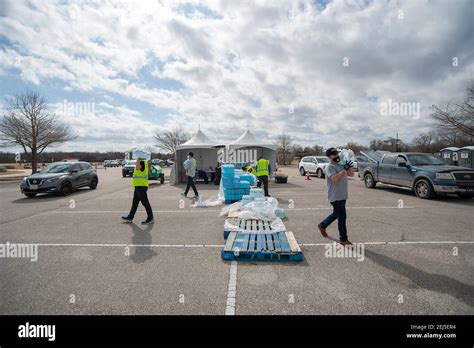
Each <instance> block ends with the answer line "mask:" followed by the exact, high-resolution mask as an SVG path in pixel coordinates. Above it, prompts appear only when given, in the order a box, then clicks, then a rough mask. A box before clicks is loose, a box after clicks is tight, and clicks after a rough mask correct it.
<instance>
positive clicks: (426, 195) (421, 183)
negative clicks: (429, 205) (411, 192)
mask: <svg viewBox="0 0 474 348" xmlns="http://www.w3.org/2000/svg"><path fill="white" fill-rule="evenodd" d="M415 194H416V196H417V197H418V198H421V199H430V198H433V197H434V196H435V195H436V193H435V191H434V189H433V185H431V183H430V182H429V181H428V180H426V179H420V180H418V181H417V182H416V183H415Z"/></svg>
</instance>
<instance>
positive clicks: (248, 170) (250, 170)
mask: <svg viewBox="0 0 474 348" xmlns="http://www.w3.org/2000/svg"><path fill="white" fill-rule="evenodd" d="M245 170H246V171H247V172H248V173H252V174H254V175H255V169H253V167H252V166H247V168H246V169H245Z"/></svg>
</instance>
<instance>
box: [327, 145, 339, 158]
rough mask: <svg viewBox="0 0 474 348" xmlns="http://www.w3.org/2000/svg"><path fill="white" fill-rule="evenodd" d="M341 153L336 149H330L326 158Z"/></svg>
mask: <svg viewBox="0 0 474 348" xmlns="http://www.w3.org/2000/svg"><path fill="white" fill-rule="evenodd" d="M338 153H339V151H337V149H336V148H335V147H330V148H329V149H327V150H326V156H328V157H329V156H331V155H337V154H338Z"/></svg>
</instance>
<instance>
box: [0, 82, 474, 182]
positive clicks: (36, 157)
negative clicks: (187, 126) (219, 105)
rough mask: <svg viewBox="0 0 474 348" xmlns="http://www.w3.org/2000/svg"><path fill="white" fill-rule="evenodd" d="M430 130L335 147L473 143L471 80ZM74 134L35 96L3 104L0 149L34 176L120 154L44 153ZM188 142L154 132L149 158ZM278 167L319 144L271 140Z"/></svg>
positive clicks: (178, 133) (1, 156) (177, 132)
mask: <svg viewBox="0 0 474 348" xmlns="http://www.w3.org/2000/svg"><path fill="white" fill-rule="evenodd" d="M431 110H432V113H431V115H430V116H431V119H432V120H433V124H432V129H431V130H430V131H429V132H427V133H422V134H420V135H418V136H417V137H415V138H414V139H413V140H412V141H410V142H407V143H406V142H404V141H403V140H402V139H398V137H396V138H393V137H388V138H386V139H373V140H372V141H370V143H369V144H367V145H363V144H358V143H355V142H349V143H347V144H342V145H341V146H339V147H341V148H350V149H352V150H353V151H354V152H355V153H356V154H358V153H359V152H360V150H362V149H364V148H371V149H374V150H387V151H417V152H430V153H435V152H438V151H439V150H440V149H442V148H444V147H448V146H457V147H462V146H466V145H472V144H474V82H471V85H470V86H469V87H468V88H467V90H466V96H465V98H464V99H463V100H461V101H456V102H454V103H449V104H446V105H441V106H437V105H433V106H432V107H431ZM76 138H77V135H76V134H74V132H73V131H72V130H71V129H70V128H69V127H68V126H67V125H65V124H63V123H61V122H60V120H59V119H58V117H57V115H56V114H54V113H53V112H51V111H50V110H49V108H48V106H47V103H46V100H45V98H44V97H42V96H40V95H39V94H38V93H36V92H31V91H27V92H26V93H25V94H17V95H15V96H14V97H13V98H12V99H10V100H9V101H8V106H7V108H6V110H5V111H4V112H3V115H2V118H1V119H0V147H12V146H20V147H21V148H22V149H23V152H24V154H23V159H24V160H26V161H27V162H29V163H31V164H32V170H33V173H34V172H36V169H37V163H38V162H50V161H53V160H62V159H64V158H78V159H81V160H84V161H88V162H102V161H104V160H105V159H119V158H123V157H124V155H123V152H86V151H82V152H46V151H45V150H46V148H48V147H51V146H55V145H60V144H63V143H65V142H68V141H70V140H73V139H76ZM189 138H190V134H189V133H188V132H186V131H185V130H183V129H180V128H177V129H174V130H165V131H160V132H157V133H156V134H155V137H154V140H155V142H156V145H155V146H157V147H158V148H159V149H161V150H163V153H159V152H158V153H157V152H154V151H153V147H148V148H146V149H147V150H148V151H149V152H152V153H153V156H154V158H162V159H167V158H171V157H173V154H174V152H175V150H176V146H178V145H179V144H182V143H183V142H185V141H187V140H188V139H189ZM275 145H276V147H277V156H278V163H280V164H283V165H285V164H288V163H291V161H292V160H293V159H294V158H295V157H299V158H301V157H303V156H308V155H324V149H323V147H322V146H320V145H318V144H315V145H312V146H304V147H303V146H302V145H299V144H296V143H295V142H294V139H293V137H292V136H291V135H290V134H287V133H284V134H280V135H279V136H277V138H276V141H275ZM14 161H15V154H13V153H11V152H10V153H9V152H0V162H3V163H5V162H6V163H8V162H14Z"/></svg>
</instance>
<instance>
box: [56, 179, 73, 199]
mask: <svg viewBox="0 0 474 348" xmlns="http://www.w3.org/2000/svg"><path fill="white" fill-rule="evenodd" d="M71 192H72V185H71V183H70V182H69V181H66V182H63V184H62V185H61V188H60V189H59V193H60V194H62V195H63V196H68V195H70V194H71Z"/></svg>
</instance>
